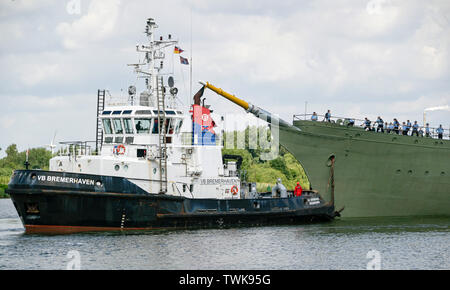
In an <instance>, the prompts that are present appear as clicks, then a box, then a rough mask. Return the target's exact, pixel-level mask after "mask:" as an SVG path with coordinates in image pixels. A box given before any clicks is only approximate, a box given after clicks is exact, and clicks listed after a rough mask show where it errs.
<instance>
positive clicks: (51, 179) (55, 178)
mask: <svg viewBox="0 0 450 290" xmlns="http://www.w3.org/2000/svg"><path fill="white" fill-rule="evenodd" d="M38 180H40V181H47V182H59V183H72V184H83V185H94V184H95V181H94V180H92V179H88V178H76V177H63V176H53V175H47V178H45V176H38Z"/></svg>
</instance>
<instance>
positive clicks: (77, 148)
mask: <svg viewBox="0 0 450 290" xmlns="http://www.w3.org/2000/svg"><path fill="white" fill-rule="evenodd" d="M59 144H60V146H59V149H58V155H59V156H88V155H99V154H98V152H96V151H95V145H96V142H95V141H69V142H60V143H59Z"/></svg>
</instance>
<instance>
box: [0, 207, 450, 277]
mask: <svg viewBox="0 0 450 290" xmlns="http://www.w3.org/2000/svg"><path fill="white" fill-rule="evenodd" d="M373 250H375V251H377V252H371V251H373ZM70 251H77V252H78V253H79V258H80V260H79V261H80V263H79V265H80V268H81V269H174V270H177V269H201V270H208V269H224V270H231V269H249V270H250V269H256V270H277V269H287V270H288V269H366V268H367V265H368V263H369V265H374V264H376V265H379V266H380V268H381V269H450V218H449V217H426V218H419V217H414V218H411V217H409V218H367V219H340V220H336V221H333V222H329V223H324V224H312V225H301V226H298V225H296V226H270V227H254V228H235V229H211V230H177V231H159V232H154V231H149V232H137V233H136V232H134V233H129V232H126V233H120V232H113V233H84V234H73V235H56V236H46V235H26V234H24V229H23V227H22V224H21V222H20V219H19V217H18V216H17V213H16V211H15V209H14V206H13V205H12V202H11V201H10V200H9V199H3V200H0V269H66V268H67V265H68V264H69V263H71V262H73V256H67V254H68V253H69V252H70ZM373 253H377V255H373ZM368 254H369V255H368Z"/></svg>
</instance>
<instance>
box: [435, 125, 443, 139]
mask: <svg viewBox="0 0 450 290" xmlns="http://www.w3.org/2000/svg"><path fill="white" fill-rule="evenodd" d="M436 133H437V134H438V138H439V139H442V136H443V135H444V129H443V128H442V125H439V128H437V129H436Z"/></svg>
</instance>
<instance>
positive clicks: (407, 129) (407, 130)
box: [405, 120, 412, 136]
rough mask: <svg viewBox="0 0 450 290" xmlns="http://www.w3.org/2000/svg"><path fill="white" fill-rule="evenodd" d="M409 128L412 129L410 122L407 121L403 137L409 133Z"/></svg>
mask: <svg viewBox="0 0 450 290" xmlns="http://www.w3.org/2000/svg"><path fill="white" fill-rule="evenodd" d="M411 127H412V124H411V122H410V121H409V120H408V121H407V122H406V134H405V135H408V132H409V130H411ZM411 136H412V135H411Z"/></svg>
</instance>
